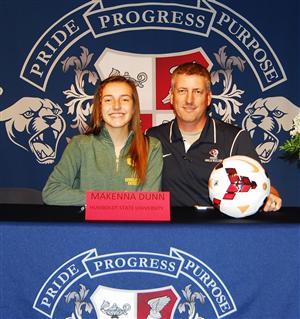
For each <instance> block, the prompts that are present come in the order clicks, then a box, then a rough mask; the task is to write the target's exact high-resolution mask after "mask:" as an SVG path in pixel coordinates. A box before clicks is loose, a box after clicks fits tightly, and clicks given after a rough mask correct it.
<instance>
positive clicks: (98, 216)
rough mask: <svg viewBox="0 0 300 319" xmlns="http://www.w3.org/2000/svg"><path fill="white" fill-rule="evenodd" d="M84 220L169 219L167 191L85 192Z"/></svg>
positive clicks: (168, 194) (168, 195)
mask: <svg viewBox="0 0 300 319" xmlns="http://www.w3.org/2000/svg"><path fill="white" fill-rule="evenodd" d="M85 219H86V220H99V221H101V220H102V221H170V193H169V192H99V191H89V192H87V193H86V210H85Z"/></svg>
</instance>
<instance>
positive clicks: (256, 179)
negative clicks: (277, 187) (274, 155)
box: [208, 155, 270, 218]
mask: <svg viewBox="0 0 300 319" xmlns="http://www.w3.org/2000/svg"><path fill="white" fill-rule="evenodd" d="M208 191H209V197H210V200H211V201H212V203H213V205H214V207H215V208H217V209H219V210H220V211H221V212H222V213H224V214H226V215H229V216H231V217H235V218H242V217H246V216H249V215H253V214H255V213H256V212H257V211H258V210H259V208H260V207H261V206H262V205H263V203H264V201H265V199H266V197H268V196H269V194H270V180H269V178H268V177H267V175H266V172H265V170H264V168H263V167H262V166H261V164H260V163H258V162H257V161H256V160H254V159H252V158H250V157H248V156H239V155H237V156H231V157H228V158H225V159H224V160H223V161H222V162H220V163H219V164H218V165H217V166H216V167H215V168H214V169H213V171H212V172H211V175H210V178H209V181H208Z"/></svg>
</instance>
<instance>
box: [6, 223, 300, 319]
mask: <svg viewBox="0 0 300 319" xmlns="http://www.w3.org/2000/svg"><path fill="white" fill-rule="evenodd" d="M299 229H300V226H299V225H298V224H297V225H293V224H286V225H281V224H276V225H268V224H258V225H253V224H249V225H247V224H246V225H240V224H239V225H232V224H231V225H228V224H227V225H226V224H225V225H219V224H216V225H212V224H211V225H203V224H197V225H195V224H155V223H153V224H134V223H130V224H129V223H124V224H111V223H99V224H98V223H89V224H86V223H73V224H72V223H31V222H27V223H26V222H25V223H20V222H18V223H17V222H2V223H1V224H0V245H1V250H0V253H1V256H0V258H1V269H0V271H1V272H0V279H1V290H0V297H1V299H0V300H1V304H0V314H1V315H0V318H3V319H34V318H41V319H42V318H73V319H75V318H76V319H77V318H86V319H87V318H112V316H108V314H107V313H108V310H107V309H108V308H109V307H108V306H107V305H110V306H112V305H113V300H112V299H113V297H111V295H110V296H109V295H108V294H106V293H105V291H106V290H105V289H110V291H113V294H112V296H115V303H116V306H117V307H119V309H123V310H122V311H124V313H123V314H121V315H120V316H119V318H120V319H121V318H135V316H138V318H139V319H140V318H141V319H142V318H145V319H146V318H154V317H151V316H149V317H147V316H146V315H142V312H137V313H140V315H136V314H135V315H133V314H130V313H127V314H126V307H125V308H124V305H126V304H128V303H126V302H125V301H124V300H123V299H122V298H123V295H122V293H123V292H124V291H125V292H129V293H130V294H129V295H130V296H131V297H132V296H135V297H136V296H140V295H141V294H143V292H149V291H150V292H151V294H152V295H151V296H152V297H153V296H154V297H157V296H158V297H161V296H160V295H159V294H158V292H159V291H161V290H163V289H167V290H168V289H169V290H168V291H167V292H165V294H166V295H168V294H169V295H170V291H171V290H172V293H173V297H174V296H176V297H174V298H175V299H174V298H173V297H172V298H173V299H174V300H173V299H172V298H171V301H170V302H169V308H170V305H171V304H172V303H173V304H172V307H173V308H172V307H171V308H170V309H171V310H170V309H169V314H167V312H165V313H164V311H165V310H166V309H167V306H164V308H163V309H162V310H161V313H160V314H161V315H163V317H162V318H169V317H173V318H187V319H188V318H197V317H196V316H197V315H198V317H199V318H205V319H211V318H230V319H236V318H238V319H268V318H270V319H271V318H272V319H275V318H278V319H279V318H280V319H281V318H284V319H298V318H300V309H299V307H300V306H299V305H300V302H299V301H300V298H299V296H300V289H299V288H300V287H299V283H300V276H299V275H300V271H299V269H300V267H299V266H300V252H299V251H300V249H299V248H300V232H299ZM166 287H167V288H166ZM99 289H100V291H102V290H103V289H104V290H103V291H104V297H103V298H104V299H103V300H104V301H105V298H106V297H107V298H106V299H109V298H110V299H109V302H107V304H105V307H106V308H105V307H102V310H101V311H100V308H101V306H103V303H102V302H101V304H99V302H100V301H99V300H100V299H101V298H100V297H98V295H97V294H96V292H97V291H99ZM101 289H102V290H101ZM112 289H113V290H112ZM95 296H96V297H97V298H98V304H97V301H95V299H97V298H96V297H95ZM152 297H151V298H152ZM99 298H100V299H99ZM111 298H112V299H111ZM152 299H155V298H152ZM161 299H162V298H161ZM161 299H160V300H161ZM103 300H102V301H103ZM137 300H139V301H138V302H137V304H138V306H137V305H131V310H132V311H133V309H134V307H138V309H141V307H144V310H145V309H146V308H147V307H148V308H147V309H146V310H145V311H146V313H148V315H149V313H150V310H151V306H149V304H147V302H146V304H145V302H144V305H141V301H140V299H139V298H137ZM147 300H148V301H149V298H148V299H147ZM147 300H146V301H147ZM76 301H77V303H75V302H76ZM106 301H108V300H106ZM139 303H140V304H139ZM76 305H77V309H76ZM99 307H100V308H99ZM145 307H146V308H145ZM104 308H105V309H106V312H105V311H104V310H105V309H104ZM124 309H125V310H124ZM76 311H77V312H76ZM139 311H140V310H139ZM145 311H144V312H145ZM129 312H130V311H129ZM143 316H144V317H143Z"/></svg>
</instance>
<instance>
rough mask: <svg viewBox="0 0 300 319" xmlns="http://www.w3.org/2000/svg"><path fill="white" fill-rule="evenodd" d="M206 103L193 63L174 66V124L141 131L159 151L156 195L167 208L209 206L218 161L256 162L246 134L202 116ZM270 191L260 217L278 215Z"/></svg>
mask: <svg viewBox="0 0 300 319" xmlns="http://www.w3.org/2000/svg"><path fill="white" fill-rule="evenodd" d="M211 100H212V93H211V78H210V74H209V72H208V71H207V70H206V68H204V67H203V66H202V65H200V64H198V63H193V62H189V63H185V64H182V65H179V66H178V67H177V68H176V70H175V71H174V72H173V74H172V80H171V104H172V105H173V108H174V112H175V115H176V117H175V119H174V120H173V121H171V122H169V123H165V124H161V125H159V126H157V127H153V128H151V129H149V130H148V131H147V134H148V135H149V136H154V137H156V138H158V139H159V140H160V141H161V143H162V145H163V154H164V155H163V157H164V168H163V176H162V189H163V190H164V191H170V193H171V206H194V205H204V206H208V205H211V202H210V199H209V196H208V186H207V185H208V179H209V176H210V173H211V171H212V170H213V168H214V167H215V166H216V164H217V163H218V162H220V160H222V159H224V158H226V157H229V156H233V155H246V156H249V157H252V158H254V159H256V160H258V161H259V158H258V156H257V154H256V152H255V149H254V147H253V145H252V141H251V138H250V136H249V135H248V133H247V132H246V131H244V130H242V129H240V128H238V127H235V126H232V125H229V124H227V123H224V122H221V121H219V120H216V119H212V118H210V117H209V116H208V115H207V111H208V108H209V105H210V103H211ZM281 203H282V200H281V198H280V196H279V194H278V192H277V190H276V189H275V188H274V187H271V194H270V196H269V197H268V199H267V201H266V203H265V205H264V211H276V210H278V209H280V207H281Z"/></svg>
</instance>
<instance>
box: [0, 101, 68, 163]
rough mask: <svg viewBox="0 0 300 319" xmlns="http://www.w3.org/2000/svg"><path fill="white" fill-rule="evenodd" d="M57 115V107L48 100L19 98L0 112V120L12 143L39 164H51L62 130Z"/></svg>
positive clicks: (58, 112)
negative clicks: (27, 152)
mask: <svg viewBox="0 0 300 319" xmlns="http://www.w3.org/2000/svg"><path fill="white" fill-rule="evenodd" d="M61 114H62V109H61V107H60V106H59V105H58V104H55V103H53V102H52V101H50V100H49V99H41V98H38V97H23V98H21V99H20V100H18V101H17V102H16V103H14V104H13V105H11V106H9V107H8V108H6V109H5V110H3V111H1V112H0V121H1V122H5V127H6V132H7V135H8V137H9V139H10V140H11V141H12V142H13V143H14V144H16V145H18V146H19V147H21V148H23V149H25V150H27V151H31V152H32V153H33V154H34V155H35V158H36V160H37V161H38V162H39V163H40V164H51V163H53V162H54V160H55V158H56V151H57V146H58V142H59V140H60V138H61V136H62V134H63V133H64V131H65V129H66V123H65V121H64V119H63V117H62V116H61Z"/></svg>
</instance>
